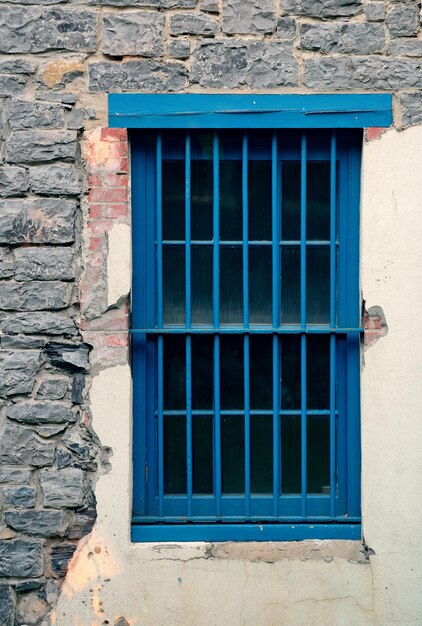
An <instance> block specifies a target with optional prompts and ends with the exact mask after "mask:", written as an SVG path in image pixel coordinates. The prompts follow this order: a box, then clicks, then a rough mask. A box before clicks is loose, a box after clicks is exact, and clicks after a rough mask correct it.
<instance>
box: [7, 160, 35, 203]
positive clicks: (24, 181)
mask: <svg viewBox="0 0 422 626" xmlns="http://www.w3.org/2000/svg"><path fill="white" fill-rule="evenodd" d="M28 187H29V177H28V172H27V171H26V170H25V169H24V168H23V167H16V166H14V165H3V166H1V167H0V197H2V198H6V197H7V196H20V195H22V194H23V193H25V191H27V190H28Z"/></svg>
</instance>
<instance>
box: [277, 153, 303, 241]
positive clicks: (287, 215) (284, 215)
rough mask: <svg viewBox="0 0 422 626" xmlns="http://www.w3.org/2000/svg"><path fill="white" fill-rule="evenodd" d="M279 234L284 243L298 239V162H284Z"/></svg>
mask: <svg viewBox="0 0 422 626" xmlns="http://www.w3.org/2000/svg"><path fill="white" fill-rule="evenodd" d="M281 200H282V208H281V233H282V237H283V239H284V240H285V241H287V240H290V241H291V240H299V239H300V162H299V161H284V162H283V165H282V179H281Z"/></svg>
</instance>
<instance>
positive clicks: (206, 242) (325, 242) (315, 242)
mask: <svg viewBox="0 0 422 626" xmlns="http://www.w3.org/2000/svg"><path fill="white" fill-rule="evenodd" d="M217 243H218V245H219V246H239V247H240V248H241V247H242V246H243V241H239V240H237V239H233V240H223V241H218V242H217ZM278 243H279V245H280V246H300V245H301V241H299V240H296V239H291V240H290V239H283V240H282V241H279V242H278ZM334 243H335V245H336V246H338V245H339V242H338V241H335V242H334ZM190 244H191V245H192V246H213V245H214V240H213V239H192V240H191V241H190ZM247 244H248V246H272V245H273V242H272V241H269V240H268V239H263V240H259V239H256V240H255V239H253V240H250V241H248V242H247ZM305 244H306V245H307V246H330V245H331V242H330V240H329V239H312V240H308V241H306V242H305ZM155 245H157V242H155ZM160 245H165V246H185V245H186V241H185V239H164V240H163V241H161V242H160Z"/></svg>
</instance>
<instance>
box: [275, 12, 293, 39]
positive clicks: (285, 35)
mask: <svg viewBox="0 0 422 626" xmlns="http://www.w3.org/2000/svg"><path fill="white" fill-rule="evenodd" d="M296 31H297V24H296V20H295V19H293V17H281V18H280V19H279V20H278V24H277V33H276V34H277V37H279V38H280V39H294V38H295V37H296Z"/></svg>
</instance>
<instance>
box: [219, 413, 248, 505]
mask: <svg viewBox="0 0 422 626" xmlns="http://www.w3.org/2000/svg"><path fill="white" fill-rule="evenodd" d="M243 420H244V418H243V416H241V415H236V416H232V415H230V416H228V415H223V416H222V418H221V479H222V491H223V493H244V491H245V460H244V459H245V454H244V445H245V433H244V421H243Z"/></svg>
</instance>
